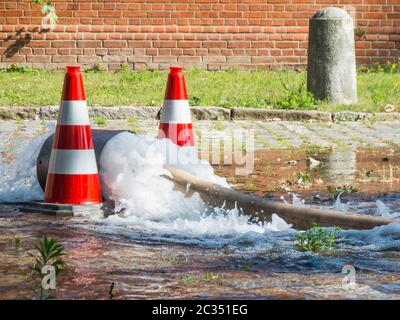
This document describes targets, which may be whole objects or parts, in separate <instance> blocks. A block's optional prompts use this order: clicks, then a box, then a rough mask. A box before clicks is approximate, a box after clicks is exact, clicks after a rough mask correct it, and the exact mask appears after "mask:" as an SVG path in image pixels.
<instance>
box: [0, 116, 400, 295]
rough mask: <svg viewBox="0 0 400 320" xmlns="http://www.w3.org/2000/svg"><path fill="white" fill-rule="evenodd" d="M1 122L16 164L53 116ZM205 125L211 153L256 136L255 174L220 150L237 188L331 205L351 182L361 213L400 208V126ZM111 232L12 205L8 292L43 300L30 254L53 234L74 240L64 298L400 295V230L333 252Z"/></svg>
mask: <svg viewBox="0 0 400 320" xmlns="http://www.w3.org/2000/svg"><path fill="white" fill-rule="evenodd" d="M0 126H1V129H0V156H1V158H2V161H4V162H10V161H12V160H13V157H14V155H15V152H16V151H17V150H18V149H19V147H20V145H21V141H28V139H30V138H32V137H35V136H38V135H40V134H44V133H45V132H46V130H47V123H45V122H40V121H25V122H20V123H17V122H0ZM194 126H195V128H196V130H195V134H196V139H197V145H198V146H199V148H200V149H201V151H202V153H201V154H202V155H203V157H204V158H207V157H208V158H209V156H210V154H212V153H210V152H209V145H210V144H211V143H212V144H214V145H216V146H221V145H222V144H223V145H224V146H225V145H227V144H228V143H231V142H230V141H232V140H231V136H233V135H236V134H238V135H242V134H244V136H249V137H251V139H250V141H251V140H253V141H254V146H251V143H250V146H249V145H246V146H245V147H243V146H242V145H240V146H239V149H240V150H241V152H242V154H243V155H247V154H252V156H254V170H253V171H252V173H251V174H249V175H235V172H236V171H235V168H236V167H237V166H240V165H236V164H235V163H233V164H231V163H227V161H226V159H225V158H224V157H223V156H221V155H220V154H218V152H217V155H216V156H215V157H214V158H213V159H214V160H215V161H214V162H215V163H214V169H215V170H216V173H217V174H218V175H222V176H225V177H227V178H228V181H229V182H230V183H231V184H232V185H233V186H234V188H236V189H238V190H242V191H245V192H251V193H256V194H258V195H260V196H264V197H268V198H271V197H272V198H274V199H276V200H279V201H280V197H282V196H284V197H285V199H286V200H287V201H291V197H292V196H291V195H289V194H288V193H291V192H295V193H297V194H299V196H301V198H303V199H305V200H306V203H307V204H314V205H323V206H332V207H333V206H334V200H333V199H332V198H333V197H334V195H335V194H337V193H338V192H341V191H343V190H345V191H347V192H345V193H344V194H343V195H342V201H344V202H346V203H350V208H352V209H354V210H356V211H358V212H362V213H365V214H374V213H375V211H376V205H375V200H377V199H381V200H382V201H383V202H384V203H385V204H387V205H388V206H389V207H390V210H391V211H400V200H399V190H400V188H399V187H400V149H399V145H400V130H399V129H398V126H399V123H396V122H384V123H383V122H382V123H379V122H343V123H332V124H329V123H328V124H327V123H308V122H267V123H265V122H247V121H243V122H241V121H240V122H231V121H229V122H223V121H217V122H216V121H213V122H207V121H198V122H196V123H195V124H194ZM102 128H107V129H128V130H133V131H136V132H140V133H147V134H150V135H153V136H154V135H155V134H156V132H157V130H156V128H157V123H156V122H155V121H144V122H139V121H135V120H132V119H131V120H130V121H108V122H107V124H106V126H105V127H102ZM253 133H254V139H253V138H252V137H253ZM209 139H211V140H209ZM211 141H213V142H211ZM215 141H216V142H215ZM221 141H223V142H222V143H221ZM232 144H233V148H235V145H234V144H235V142H232ZM253 150H254V153H253ZM213 151H215V150H213ZM233 162H234V161H233ZM104 228H105V227H104V225H102V224H101V223H100V222H93V221H89V220H87V219H85V218H82V217H74V218H62V219H61V218H55V217H50V216H43V215H36V214H26V213H24V214H23V213H19V212H18V211H17V209H16V206H14V205H3V206H1V207H0V252H1V255H0V261H1V264H0V298H1V299H32V298H34V297H37V296H38V284H37V282H35V281H34V280H33V277H32V276H31V274H30V272H31V271H30V269H29V268H30V266H32V264H33V258H32V257H31V256H30V255H29V254H30V253H35V250H34V246H33V243H34V242H36V241H37V240H38V239H39V238H40V237H41V236H43V235H45V234H46V235H48V236H53V237H56V238H58V239H59V240H60V241H61V243H62V244H63V245H64V247H65V253H66V255H65V260H66V264H67V269H66V270H65V271H64V272H62V273H61V274H60V276H59V277H58V278H57V290H56V291H55V293H54V294H53V295H54V296H55V297H56V298H58V299H92V298H93V299H109V298H110V296H109V294H108V291H109V288H110V285H111V283H112V282H113V281H114V282H115V283H116V286H115V289H114V296H113V299H141V298H265V299H338V298H344V299H371V298H378V299H399V298H400V251H399V249H398V248H399V247H398V246H396V244H397V243H398V242H399V241H400V238H399V236H396V234H395V233H394V235H393V234H391V235H390V237H391V238H390V237H389V236H388V237H389V238H390V239H391V240H392V242H391V243H385V242H383V243H379V245H381V246H374V245H375V239H376V238H373V237H372V236H370V235H369V237H370V238H371V240H370V242H368V241H366V242H361V240H360V239H361V238H362V237H361V234H358V233H357V234H352V233H346V234H343V235H341V237H340V240H339V243H338V245H337V246H336V247H335V250H334V251H332V252H329V253H325V254H311V253H306V252H302V251H300V250H298V248H297V247H296V244H295V236H294V235H293V234H282V235H270V234H266V235H265V239H263V241H261V242H260V241H259V239H258V238H257V239H255V238H253V235H252V234H249V235H245V236H243V237H242V238H241V239H239V241H236V242H235V244H226V242H224V241H221V245H220V246H219V245H212V246H211V245H190V244H185V243H177V242H174V241H164V240H161V239H158V240H157V237H154V236H152V235H150V236H149V235H147V234H141V233H140V232H138V233H134V235H133V233H132V232H124V231H123V230H122V229H121V230H122V231H121V230H120V229H115V230H113V231H112V232H104ZM120 231H121V232H120ZM384 233H385V232H384V230H383V231H382V234H383V236H384V235H385V234H384ZM353 237H354V239H356V240H354V239H353ZM16 239H19V240H18V243H19V244H18V245H17V244H16V241H15V240H16ZM221 240H223V239H222V238H221ZM222 243H223V244H222ZM371 246H372V247H371ZM345 265H351V266H353V267H354V268H355V272H356V278H355V280H356V284H355V285H354V286H350V287H349V286H348V285H346V283H345V280H346V275H345V274H343V273H342V268H343V266H345Z"/></svg>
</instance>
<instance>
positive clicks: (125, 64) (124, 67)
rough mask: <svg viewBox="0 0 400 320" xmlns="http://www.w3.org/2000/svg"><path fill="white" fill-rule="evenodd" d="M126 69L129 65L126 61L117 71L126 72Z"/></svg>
mask: <svg viewBox="0 0 400 320" xmlns="http://www.w3.org/2000/svg"><path fill="white" fill-rule="evenodd" d="M128 71H129V65H128V64H127V63H123V64H121V67H120V69H119V72H128Z"/></svg>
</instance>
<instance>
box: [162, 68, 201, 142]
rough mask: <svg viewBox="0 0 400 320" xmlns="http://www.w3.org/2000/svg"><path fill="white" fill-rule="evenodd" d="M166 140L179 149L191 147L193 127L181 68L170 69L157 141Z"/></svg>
mask: <svg viewBox="0 0 400 320" xmlns="http://www.w3.org/2000/svg"><path fill="white" fill-rule="evenodd" d="M163 138H168V139H170V140H171V141H172V142H173V143H175V144H176V145H178V146H180V147H193V146H194V137H193V127H192V120H191V116H190V109H189V101H188V96H187V92H186V84H185V77H184V76H183V72H182V68H181V67H171V68H170V71H169V75H168V82H167V89H166V91H165V97H164V104H163V108H162V112H161V121H160V128H159V131H158V139H163Z"/></svg>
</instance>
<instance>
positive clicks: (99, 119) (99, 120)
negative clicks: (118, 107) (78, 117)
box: [93, 117, 107, 127]
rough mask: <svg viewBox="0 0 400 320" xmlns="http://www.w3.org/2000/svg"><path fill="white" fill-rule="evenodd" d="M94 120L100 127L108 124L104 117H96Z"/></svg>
mask: <svg viewBox="0 0 400 320" xmlns="http://www.w3.org/2000/svg"><path fill="white" fill-rule="evenodd" d="M93 120H94V122H95V123H96V124H97V125H98V126H99V127H105V126H106V125H107V119H106V118H104V117H94V118H93Z"/></svg>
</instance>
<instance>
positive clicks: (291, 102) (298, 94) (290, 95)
mask: <svg viewBox="0 0 400 320" xmlns="http://www.w3.org/2000/svg"><path fill="white" fill-rule="evenodd" d="M281 84H282V86H283V88H284V90H285V92H286V98H285V99H284V100H281V101H278V106H279V107H280V108H282V109H301V110H313V109H315V108H316V104H317V102H316V100H315V98H314V95H313V93H312V92H310V91H307V90H306V89H305V82H304V81H303V82H301V83H300V85H299V86H298V87H297V88H295V87H293V86H289V85H288V84H286V83H285V82H284V81H281Z"/></svg>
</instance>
